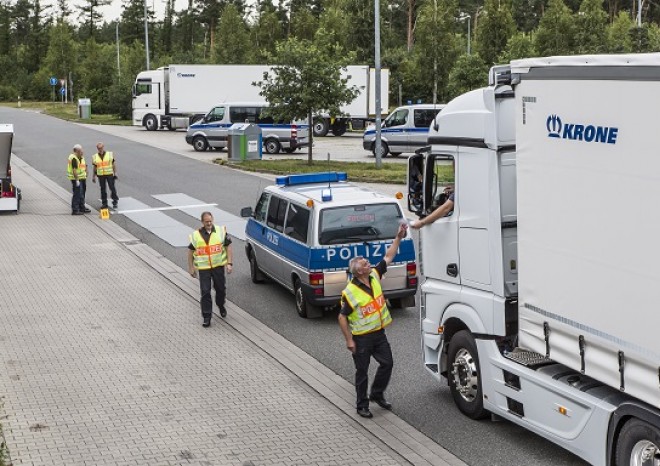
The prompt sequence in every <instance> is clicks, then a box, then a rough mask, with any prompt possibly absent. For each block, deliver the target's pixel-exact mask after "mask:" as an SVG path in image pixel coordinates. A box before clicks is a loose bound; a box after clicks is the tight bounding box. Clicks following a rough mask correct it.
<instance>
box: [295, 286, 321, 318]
mask: <svg viewBox="0 0 660 466" xmlns="http://www.w3.org/2000/svg"><path fill="white" fill-rule="evenodd" d="M293 294H294V295H295V297H296V312H297V313H298V315H299V316H300V317H302V318H303V319H306V318H307V317H311V316H317V315H322V313H321V309H320V308H319V307H317V306H313V305H311V304H309V302H308V301H307V299H306V298H305V295H304V294H303V292H302V286H301V285H300V279H299V278H296V279H295V280H294V282H293Z"/></svg>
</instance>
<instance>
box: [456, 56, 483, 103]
mask: <svg viewBox="0 0 660 466" xmlns="http://www.w3.org/2000/svg"><path fill="white" fill-rule="evenodd" d="M487 84H488V65H487V64H486V63H485V62H484V61H483V60H482V59H481V57H480V56H479V55H475V54H472V55H461V56H460V57H459V58H458V60H456V64H455V65H454V67H453V68H452V70H451V72H450V73H449V83H448V85H447V94H448V96H449V97H448V99H447V100H448V101H449V100H451V99H453V98H454V97H456V96H459V95H461V94H464V93H465V92H468V91H471V90H473V89H477V88H480V87H483V86H486V85H487Z"/></svg>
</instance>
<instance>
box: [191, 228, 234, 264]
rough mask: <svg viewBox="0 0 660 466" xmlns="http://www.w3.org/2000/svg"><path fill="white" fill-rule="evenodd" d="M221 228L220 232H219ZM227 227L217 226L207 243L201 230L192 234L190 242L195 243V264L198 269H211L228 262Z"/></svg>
mask: <svg viewBox="0 0 660 466" xmlns="http://www.w3.org/2000/svg"><path fill="white" fill-rule="evenodd" d="M218 230H220V232H218ZM226 236H227V229H226V228H225V227H220V228H218V227H215V228H214V230H213V231H212V232H211V237H210V238H209V243H208V244H206V241H204V238H203V237H202V234H201V233H200V232H199V230H195V231H194V232H193V234H192V235H190V244H192V245H193V247H194V248H195V251H194V252H193V257H194V265H195V268H196V269H197V270H209V269H213V268H215V267H222V266H223V265H226V264H227V250H226V249H225V237H226Z"/></svg>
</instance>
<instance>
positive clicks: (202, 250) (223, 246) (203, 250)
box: [188, 212, 234, 327]
mask: <svg viewBox="0 0 660 466" xmlns="http://www.w3.org/2000/svg"><path fill="white" fill-rule="evenodd" d="M201 220H202V228H200V229H199V230H195V231H194V232H193V233H192V235H190V245H189V246H188V272H190V275H191V276H193V277H194V276H196V275H197V271H199V289H200V291H201V295H202V297H201V300H200V304H201V306H202V318H203V319H204V321H203V323H202V325H203V326H204V327H208V326H209V325H211V315H212V311H213V301H212V299H211V283H213V288H214V289H215V303H216V304H217V305H218V308H220V316H222V317H226V316H227V310H226V309H225V295H226V287H225V269H227V273H231V271H232V268H233V265H234V264H233V263H232V260H233V257H234V254H233V251H232V247H231V238H230V237H229V235H227V228H225V227H224V226H222V227H220V226H215V225H214V224H213V215H211V212H204V213H202V217H201Z"/></svg>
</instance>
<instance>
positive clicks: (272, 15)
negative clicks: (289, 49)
mask: <svg viewBox="0 0 660 466" xmlns="http://www.w3.org/2000/svg"><path fill="white" fill-rule="evenodd" d="M264 3H266V2H264ZM282 39H284V26H283V25H282V22H281V21H280V19H279V14H278V13H277V11H276V9H275V7H274V6H273V5H272V3H267V4H266V5H265V6H263V7H262V8H261V9H259V11H258V16H257V19H256V22H255V24H254V25H253V27H252V28H250V41H251V42H252V45H253V47H254V51H253V53H254V56H253V59H252V63H264V62H265V61H266V57H267V56H268V55H269V54H271V55H272V54H273V53H275V44H276V43H277V42H279V41H280V40H282Z"/></svg>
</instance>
